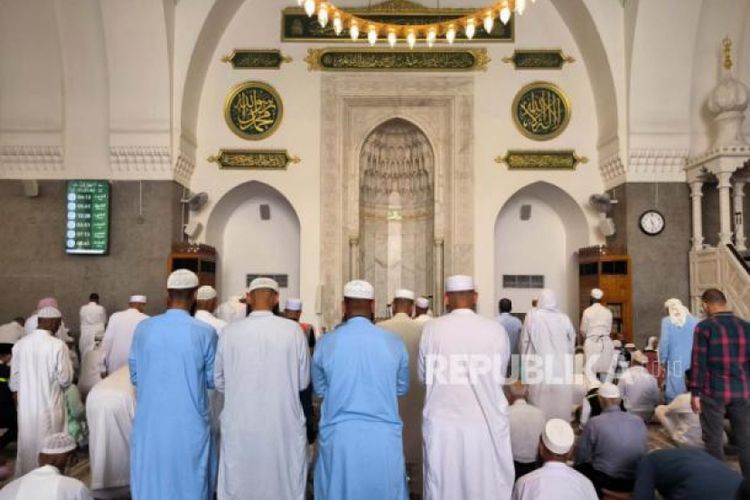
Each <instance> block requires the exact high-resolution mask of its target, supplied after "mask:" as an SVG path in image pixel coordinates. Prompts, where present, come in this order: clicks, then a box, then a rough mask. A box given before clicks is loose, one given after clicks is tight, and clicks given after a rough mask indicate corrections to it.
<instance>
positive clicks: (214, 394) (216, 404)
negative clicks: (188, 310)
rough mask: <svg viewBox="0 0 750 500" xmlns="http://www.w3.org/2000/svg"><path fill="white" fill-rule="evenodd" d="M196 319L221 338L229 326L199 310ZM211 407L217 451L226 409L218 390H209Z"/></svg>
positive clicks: (212, 426)
mask: <svg viewBox="0 0 750 500" xmlns="http://www.w3.org/2000/svg"><path fill="white" fill-rule="evenodd" d="M195 319H197V320H198V321H202V322H204V323H206V324H208V325H211V326H213V327H214V330H216V334H217V335H219V336H221V332H223V331H224V327H225V326H227V322H226V321H224V320H223V319H219V318H217V317H216V316H214V315H213V314H211V313H210V312H208V311H204V310H202V309H199V310H197V311H195ZM208 399H209V405H210V407H211V431H212V432H213V434H214V440H215V441H216V445H217V449H218V446H219V441H218V440H219V437H220V434H221V426H220V423H219V418H220V416H221V410H222V408H224V395H223V394H222V393H221V392H219V391H217V390H216V389H209V391H208Z"/></svg>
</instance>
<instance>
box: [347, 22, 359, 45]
mask: <svg viewBox="0 0 750 500" xmlns="http://www.w3.org/2000/svg"><path fill="white" fill-rule="evenodd" d="M349 36H350V37H352V41H353V42H356V41H357V39H358V38H359V26H358V25H357V21H352V25H351V26H349Z"/></svg>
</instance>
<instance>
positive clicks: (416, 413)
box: [378, 289, 424, 495]
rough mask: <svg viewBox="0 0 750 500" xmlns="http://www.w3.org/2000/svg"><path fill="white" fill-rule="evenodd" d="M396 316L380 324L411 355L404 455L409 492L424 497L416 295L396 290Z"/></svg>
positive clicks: (403, 404)
mask: <svg viewBox="0 0 750 500" xmlns="http://www.w3.org/2000/svg"><path fill="white" fill-rule="evenodd" d="M391 309H392V312H393V317H392V318H390V319H388V320H386V321H382V322H380V323H378V326H379V327H380V328H384V329H386V330H388V331H389V332H393V333H395V334H397V335H398V336H399V337H401V340H403V341H404V345H406V351H407V352H408V353H409V379H410V380H413V381H414V383H413V384H412V386H411V390H410V391H409V393H408V394H406V395H405V396H403V397H401V398H399V402H398V405H399V413H400V415H401V420H402V421H403V423H404V455H405V459H406V474H407V476H408V478H409V492H410V493H411V494H413V495H421V494H422V405H424V386H423V385H422V384H417V383H416V381H417V355H418V354H419V337H420V336H421V334H422V325H421V324H419V323H417V321H416V320H413V319H411V316H412V313H413V312H414V292H412V291H411V290H405V289H400V290H396V293H395V294H394V296H393V302H392V304H391Z"/></svg>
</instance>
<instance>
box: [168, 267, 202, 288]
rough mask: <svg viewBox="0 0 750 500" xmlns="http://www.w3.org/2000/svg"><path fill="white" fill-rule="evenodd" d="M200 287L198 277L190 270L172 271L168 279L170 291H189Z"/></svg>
mask: <svg viewBox="0 0 750 500" xmlns="http://www.w3.org/2000/svg"><path fill="white" fill-rule="evenodd" d="M199 285H200V282H199V281H198V276H197V275H196V274H195V273H194V272H193V271H190V270H188V269H178V270H176V271H172V274H170V275H169V278H167V288H168V289H170V290H188V289H190V288H198V286H199Z"/></svg>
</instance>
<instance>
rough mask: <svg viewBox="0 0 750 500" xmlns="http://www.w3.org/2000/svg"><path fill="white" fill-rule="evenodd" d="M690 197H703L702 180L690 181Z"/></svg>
mask: <svg viewBox="0 0 750 500" xmlns="http://www.w3.org/2000/svg"><path fill="white" fill-rule="evenodd" d="M690 196H691V197H693V198H695V197H701V196H703V181H702V180H693V181H690Z"/></svg>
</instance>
